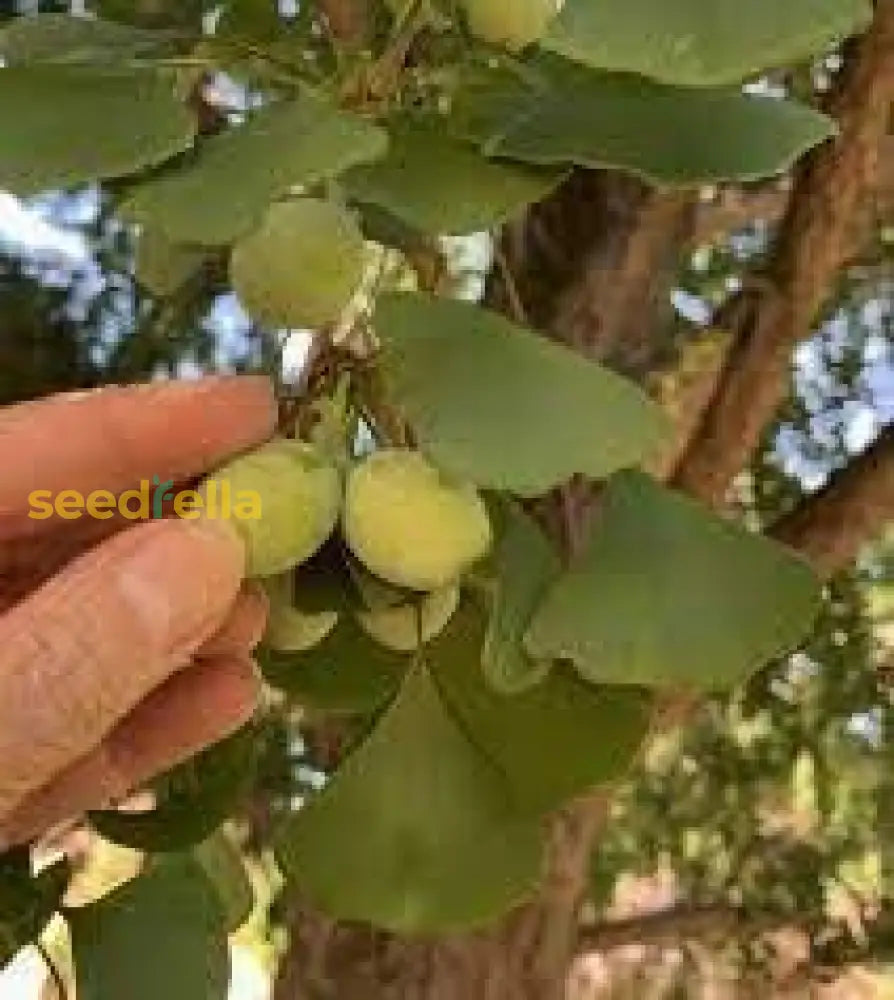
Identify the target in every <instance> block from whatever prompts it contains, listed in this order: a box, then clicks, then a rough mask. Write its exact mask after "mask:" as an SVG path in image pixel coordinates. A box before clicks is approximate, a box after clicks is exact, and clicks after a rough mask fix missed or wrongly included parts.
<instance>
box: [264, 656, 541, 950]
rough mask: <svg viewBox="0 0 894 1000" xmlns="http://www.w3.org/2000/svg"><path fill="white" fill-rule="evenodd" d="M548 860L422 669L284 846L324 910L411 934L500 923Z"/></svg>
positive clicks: (290, 864)
mask: <svg viewBox="0 0 894 1000" xmlns="http://www.w3.org/2000/svg"><path fill="white" fill-rule="evenodd" d="M540 854H541V843H540V831H539V824H537V823H536V822H533V821H525V822H522V821H520V820H519V819H518V817H517V816H516V815H515V814H514V812H513V811H512V809H511V804H510V801H509V798H508V794H507V790H506V788H505V786H504V783H503V781H502V779H501V777H500V775H499V773H498V772H497V771H496V770H495V769H494V768H493V766H492V765H491V764H490V763H489V762H488V760H487V759H486V758H485V757H484V756H482V755H481V754H480V753H479V752H478V750H477V749H476V748H475V746H474V745H473V744H472V743H471V742H470V741H469V739H468V738H467V736H466V734H465V733H464V732H463V730H462V729H461V728H460V727H459V726H458V725H457V722H456V721H455V720H454V718H453V717H452V716H451V714H450V711H449V709H448V708H447V707H446V706H445V704H444V703H443V701H442V699H441V696H440V694H439V693H438V689H437V687H436V686H435V684H434V682H433V681H432V678H431V677H430V676H429V673H428V671H427V670H426V668H425V667H424V666H421V665H417V666H415V667H414V668H413V669H412V670H411V671H410V672H409V674H408V675H407V677H406V679H405V681H404V683H403V685H402V687H401V689H400V691H399V693H398V695H397V697H396V699H395V701H394V702H393V703H392V705H391V706H390V707H389V708H388V709H387V711H386V712H385V713H384V715H383V716H382V717H381V718H380V720H379V722H378V724H377V725H376V727H375V729H374V730H373V731H372V733H371V734H370V735H369V736H368V738H367V739H366V740H365V742H363V743H362V744H361V745H360V746H359V747H358V748H357V749H355V750H354V751H353V752H352V753H351V754H350V755H349V756H348V758H347V759H346V760H345V761H344V763H343V764H342V765H341V767H340V769H339V770H338V772H337V773H336V774H335V776H334V777H333V778H332V779H331V780H330V783H329V784H328V785H327V787H326V788H325V789H324V790H323V791H322V792H320V793H318V794H317V795H316V796H314V797H312V798H311V799H310V800H309V801H308V802H307V803H306V804H305V805H304V807H303V808H302V809H301V810H300V811H299V812H298V813H297V814H296V815H295V816H294V817H292V818H291V819H290V820H289V821H288V823H287V824H286V825H285V828H284V829H283V831H282V833H281V835H280V837H279V842H278V847H277V858H278V860H279V862H280V865H281V866H282V868H283V869H284V871H285V872H286V874H287V876H288V877H289V879H290V880H291V881H292V882H293V883H294V884H295V885H296V886H298V887H300V889H301V891H302V892H303V893H304V894H305V895H306V896H307V897H308V898H309V899H310V900H312V901H313V902H314V903H315V905H317V906H319V907H320V908H321V909H323V910H324V911H325V912H326V913H328V914H330V915H331V916H333V917H337V918H340V919H347V920H362V921H366V922H369V923H373V924H375V925H376V926H380V927H384V928H387V929H389V930H392V931H397V932H400V933H405V934H410V933H430V932H446V931H453V930H461V929H464V928H467V927H470V926H474V925H478V924H482V923H486V922H487V921H489V920H492V919H493V918H495V917H496V916H498V915H500V914H501V913H503V912H505V911H506V910H508V909H509V908H510V907H512V906H513V905H514V904H516V903H518V902H520V901H521V899H522V898H524V897H525V896H526V895H527V894H528V893H529V892H530V891H531V890H532V888H533V886H534V883H535V882H536V880H537V877H538V874H539V869H540Z"/></svg>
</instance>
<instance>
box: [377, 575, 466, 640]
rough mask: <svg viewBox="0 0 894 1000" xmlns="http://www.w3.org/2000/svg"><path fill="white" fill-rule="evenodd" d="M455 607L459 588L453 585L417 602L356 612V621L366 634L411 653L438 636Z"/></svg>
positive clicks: (457, 602)
mask: <svg viewBox="0 0 894 1000" xmlns="http://www.w3.org/2000/svg"><path fill="white" fill-rule="evenodd" d="M458 607H459V587H458V586H456V584H454V585H453V586H450V587H443V588H442V589H441V590H436V591H435V592H434V593H433V594H426V595H425V597H423V598H422V600H421V601H420V602H419V603H418V604H398V605H397V606H396V607H392V608H376V609H375V610H372V611H360V612H358V613H357V620H358V621H359V622H360V626H361V628H362V629H363V631H364V632H366V634H367V635H369V636H370V637H372V638H373V639H375V640H376V642H378V643H379V644H380V645H382V646H385V647H387V648H388V649H393V650H395V651H396V652H398V653H412V652H413V651H414V650H416V649H418V648H419V645H420V639H421V640H422V645H424V644H425V643H427V642H429V641H431V640H432V639H434V638H435V636H438V635H440V634H441V633H442V632H443V631H444V629H445V628H446V627H447V624H448V622H449V621H450V619H451V618H452V617H453V616H454V614H456V609H457V608H458Z"/></svg>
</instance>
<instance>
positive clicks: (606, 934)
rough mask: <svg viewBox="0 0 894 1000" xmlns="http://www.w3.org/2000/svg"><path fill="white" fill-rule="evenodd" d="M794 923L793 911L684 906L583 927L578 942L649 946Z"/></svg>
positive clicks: (751, 933) (598, 946)
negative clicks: (768, 911) (746, 910)
mask: <svg viewBox="0 0 894 1000" xmlns="http://www.w3.org/2000/svg"><path fill="white" fill-rule="evenodd" d="M794 923H795V922H794V920H793V918H792V916H791V914H781V913H748V912H745V911H743V910H740V909H737V908H736V907H734V906H703V907H685V906H682V907H674V908H672V909H669V910H659V911H658V912H657V913H648V914H645V915H640V916H635V917H630V918H628V919H626V920H609V921H605V922H604V923H598V924H594V925H593V926H591V927H587V928H585V929H584V930H583V931H581V934H580V938H579V944H580V950H581V953H584V952H588V951H609V950H610V949H612V948H623V947H624V946H625V945H631V944H636V945H642V946H645V947H650V946H655V945H658V946H670V945H674V944H679V943H680V942H681V941H693V940H699V941H717V940H726V939H727V938H732V937H738V938H755V937H758V936H759V935H761V934H765V933H766V932H767V931H771V930H778V929H779V928H780V927H792V926H794Z"/></svg>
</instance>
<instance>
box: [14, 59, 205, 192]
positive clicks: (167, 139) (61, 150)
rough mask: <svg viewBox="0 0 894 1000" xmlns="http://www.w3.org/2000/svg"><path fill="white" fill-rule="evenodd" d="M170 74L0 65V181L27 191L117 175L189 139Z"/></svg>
mask: <svg viewBox="0 0 894 1000" xmlns="http://www.w3.org/2000/svg"><path fill="white" fill-rule="evenodd" d="M194 131H195V123H194V121H193V118H192V115H191V114H190V113H189V111H188V109H187V108H186V107H185V105H183V104H182V103H181V102H180V101H179V100H178V99H177V97H176V96H175V94H174V90H173V85H172V82H171V79H170V78H169V77H167V76H164V75H160V74H158V73H154V72H151V71H148V70H133V71H126V70H111V69H110V70H107V71H104V70H88V69H80V68H75V67H68V66H34V67H30V66H29V67H24V68H13V69H4V70H0V186H2V187H4V188H7V189H8V190H10V191H13V192H14V193H16V194H20V195H28V194H35V193H36V192H39V191H45V190H47V189H49V188H64V187H73V186H74V185H77V184H83V183H86V182H87V181H94V180H102V179H105V178H109V177H123V176H125V175H127V174H132V173H134V172H136V171H137V170H140V169H142V168H144V167H149V166H153V165H155V164H158V163H162V162H163V161H164V160H167V159H169V158H170V157H172V156H174V154H176V153H179V152H181V151H182V150H183V149H185V148H187V146H189V144H190V143H191V142H192V139H193V134H194Z"/></svg>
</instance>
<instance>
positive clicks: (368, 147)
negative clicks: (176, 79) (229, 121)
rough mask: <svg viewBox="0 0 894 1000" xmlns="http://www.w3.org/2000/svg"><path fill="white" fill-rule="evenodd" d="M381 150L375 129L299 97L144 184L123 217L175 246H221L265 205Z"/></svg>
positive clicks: (217, 138)
mask: <svg viewBox="0 0 894 1000" xmlns="http://www.w3.org/2000/svg"><path fill="white" fill-rule="evenodd" d="M386 145H387V135H386V133H385V132H383V131H382V130H381V129H379V128H377V127H376V126H374V125H370V124H368V123H367V122H366V121H364V119H362V118H359V117H358V116H356V115H352V114H348V113H346V112H342V111H338V110H337V109H335V108H333V107H331V106H329V105H328V104H325V103H324V102H322V101H320V100H317V99H316V98H313V97H310V96H309V95H303V96H301V97H299V98H296V99H295V100H292V101H285V102H283V103H281V104H274V105H271V106H269V107H266V108H262V109H261V110H260V111H257V112H255V113H253V114H252V115H251V117H250V118H249V119H248V121H247V122H246V123H245V124H244V125H242V126H240V127H238V128H233V129H230V130H229V131H227V132H224V133H222V134H221V135H216V136H213V137H212V138H210V139H208V140H207V142H205V143H204V144H203V145H202V147H201V149H200V151H199V153H198V155H197V156H196V158H195V161H194V162H193V163H191V164H184V165H182V166H180V167H178V168H177V169H173V170H171V171H169V172H167V173H165V174H164V175H162V176H159V177H157V178H155V179H153V180H151V181H148V182H147V183H146V184H145V185H143V187H142V188H140V189H139V190H138V191H137V192H136V193H135V194H134V196H133V197H132V198H131V200H130V201H129V202H128V203H127V204H126V205H125V206H124V212H125V214H127V215H129V216H130V217H131V218H133V219H135V220H136V221H138V222H145V223H148V224H151V225H153V226H156V227H158V228H159V229H160V230H162V231H163V232H164V234H165V235H166V236H167V237H168V239H170V240H172V241H173V242H175V243H203V244H209V245H223V244H228V243H231V242H232V241H233V240H235V239H237V238H238V237H239V236H241V235H242V234H244V233H245V232H247V231H248V230H250V229H252V228H253V227H254V226H255V225H256V224H257V223H258V222H259V221H260V219H261V217H262V216H263V214H264V212H265V211H266V209H267V206H268V205H269V204H270V202H271V201H273V200H275V199H277V198H279V197H282V196H283V195H285V194H286V193H288V192H289V191H290V190H291V189H293V188H296V187H300V186H302V185H308V184H312V183H315V182H317V181H321V180H326V179H327V178H330V177H335V176H337V175H338V174H340V173H341V172H342V171H344V170H346V169H347V168H348V167H351V166H354V165H355V164H357V163H363V162H365V161H367V160H374V159H376V158H377V157H378V156H381V155H382V154H383V153H384V152H385V148H386Z"/></svg>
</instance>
